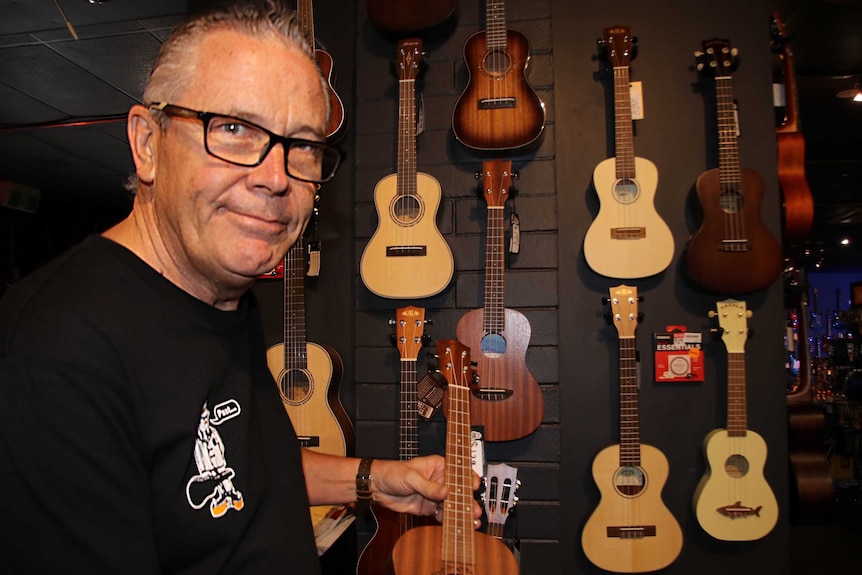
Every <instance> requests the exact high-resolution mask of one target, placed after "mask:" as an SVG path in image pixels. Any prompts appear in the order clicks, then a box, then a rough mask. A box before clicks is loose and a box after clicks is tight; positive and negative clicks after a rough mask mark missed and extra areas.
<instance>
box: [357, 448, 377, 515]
mask: <svg viewBox="0 0 862 575" xmlns="http://www.w3.org/2000/svg"><path fill="white" fill-rule="evenodd" d="M373 462H374V458H372V457H364V458H362V459H361V460H360V461H359V468H358V469H357V470H356V514H357V515H362V514H363V513H365V512H366V511H368V508H369V507H371V500H372V495H371V464H372V463H373Z"/></svg>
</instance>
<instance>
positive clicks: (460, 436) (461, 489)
mask: <svg viewBox="0 0 862 575" xmlns="http://www.w3.org/2000/svg"><path fill="white" fill-rule="evenodd" d="M447 393H448V394H449V400H448V401H449V411H448V414H447V420H446V486H447V487H448V488H449V495H448V496H447V497H446V502H445V506H446V507H445V512H444V513H443V553H442V560H443V565H444V566H445V567H446V570H445V571H444V572H445V573H464V574H467V573H472V567H471V566H473V565H475V553H474V548H473V481H472V478H473V468H472V465H471V459H472V457H471V450H470V443H471V439H470V390H469V389H468V388H467V387H466V385H465V384H462V383H454V382H451V381H450V382H449V387H448V388H447Z"/></svg>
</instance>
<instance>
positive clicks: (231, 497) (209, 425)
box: [186, 403, 245, 518]
mask: <svg viewBox="0 0 862 575" xmlns="http://www.w3.org/2000/svg"><path fill="white" fill-rule="evenodd" d="M223 421H224V420H223V419H222V420H219V421H218V422H216V421H211V419H210V410H209V409H208V407H207V404H206V403H204V405H203V408H202V410H201V419H200V423H198V433H197V439H196V440H195V451H194V455H195V464H196V465H197V468H198V474H197V475H194V476H192V478H191V479H189V481H188V483H186V499H187V500H188V502H189V505H191V506H192V508H193V509H201V508H203V507H204V506H205V505H206V504H207V503H209V509H210V514H211V515H212V516H213V517H216V518H218V517H221V516H223V515H224V514H225V513H227V511H228V509H235V510H236V511H239V510H241V509H242V508H243V506H244V505H245V504H244V502H243V498H242V493H241V492H240V491H239V490H238V489H237V488H236V487H235V486H234V484H233V478H234V476H235V475H236V474H235V472H234V470H233V469H232V468H230V467H229V466H228V464H227V459H226V458H225V447H224V443H223V442H222V439H221V435H219V432H218V430H217V429H216V428H215V425H217V424H218V423H221V422H223Z"/></svg>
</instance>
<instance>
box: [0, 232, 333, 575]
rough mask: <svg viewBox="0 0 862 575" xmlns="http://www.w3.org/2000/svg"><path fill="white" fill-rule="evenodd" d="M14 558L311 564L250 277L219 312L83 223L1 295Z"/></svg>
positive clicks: (7, 499) (295, 457)
mask: <svg viewBox="0 0 862 575" xmlns="http://www.w3.org/2000/svg"><path fill="white" fill-rule="evenodd" d="M0 493H2V495H0V526H2V527H0V529H2V531H0V548H2V555H3V561H4V563H5V564H6V565H5V566H6V567H11V572H12V573H19V572H21V573H24V572H27V573H30V572H32V573H49V572H64V573H84V572H87V573H110V574H112V575H113V574H118V573H123V574H152V573H183V574H186V573H188V574H192V573H200V574H207V575H212V574H216V573H249V574H266V573H282V574H296V575H306V574H316V573H319V570H320V568H319V563H318V560H317V552H316V547H315V544H314V535H313V532H312V529H311V524H310V520H309V515H308V499H307V495H306V491H305V482H304V479H303V475H302V464H301V456H300V450H299V445H298V442H297V439H296V434H295V432H294V430H293V427H292V426H291V424H290V419H289V417H288V416H287V414H286V412H285V410H284V408H283V406H282V404H281V401H280V398H279V396H278V393H277V390H276V387H275V384H274V382H273V380H272V376H271V375H270V373H269V371H268V369H267V366H266V359H265V346H264V342H263V338H262V332H261V327H260V317H259V311H258V309H257V303H256V301H255V299H254V297H253V295H252V294H251V293H249V294H247V296H246V297H244V298H243V300H242V301H241V303H240V306H239V309H238V310H236V311H228V312H226V311H220V310H218V309H216V308H214V307H212V306H209V305H207V304H205V303H204V302H201V301H199V300H197V299H195V298H194V297H192V296H190V295H189V294H187V293H186V292H184V291H182V290H181V289H179V288H178V287H176V286H175V285H173V284H172V283H170V282H169V281H167V280H166V279H164V278H163V277H162V276H161V275H159V274H158V273H157V272H156V271H155V270H153V269H152V268H150V267H149V266H148V265H146V264H145V263H144V262H143V261H141V260H140V259H139V258H137V257H136V256H135V255H134V254H132V253H131V252H129V251H128V250H126V249H125V248H123V247H121V246H119V245H117V244H115V243H113V242H111V241H110V240H107V239H104V238H101V237H95V236H94V237H92V238H89V239H88V240H86V241H85V242H84V243H83V244H81V245H80V246H78V247H76V248H74V249H73V250H71V251H70V252H68V253H67V254H65V255H64V256H63V257H61V258H60V259H58V260H57V261H55V262H53V263H52V264H50V265H49V266H48V267H46V268H44V269H42V270H40V271H39V272H36V273H35V274H33V275H32V276H31V277H29V278H27V279H25V280H24V281H22V282H19V283H18V284H16V285H15V286H13V287H12V289H10V290H9V292H8V293H7V294H6V296H5V297H4V298H3V300H2V301H0Z"/></svg>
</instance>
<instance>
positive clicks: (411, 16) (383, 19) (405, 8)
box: [367, 0, 456, 35]
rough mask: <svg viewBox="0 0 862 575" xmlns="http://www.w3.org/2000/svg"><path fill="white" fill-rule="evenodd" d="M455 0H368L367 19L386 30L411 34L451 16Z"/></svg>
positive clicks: (438, 23)
mask: <svg viewBox="0 0 862 575" xmlns="http://www.w3.org/2000/svg"><path fill="white" fill-rule="evenodd" d="M455 4H456V0H368V5H367V8H368V19H369V20H370V21H371V23H372V24H373V25H374V26H376V27H378V28H380V29H381V30H384V31H386V32H397V33H400V34H408V35H412V34H414V33H417V32H421V31H423V30H429V29H431V28H435V27H437V26H439V25H441V24H443V23H445V22H446V21H447V20H449V19H450V18H452V15H453V14H454V13H455Z"/></svg>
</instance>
